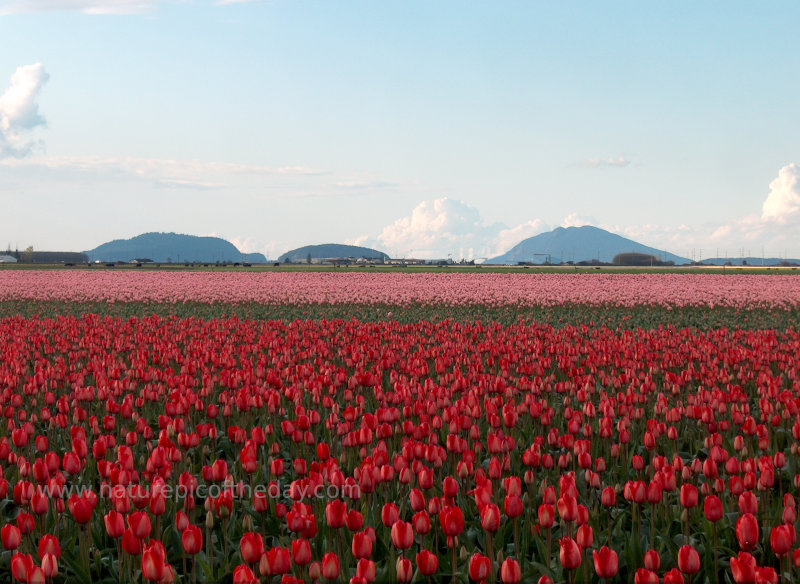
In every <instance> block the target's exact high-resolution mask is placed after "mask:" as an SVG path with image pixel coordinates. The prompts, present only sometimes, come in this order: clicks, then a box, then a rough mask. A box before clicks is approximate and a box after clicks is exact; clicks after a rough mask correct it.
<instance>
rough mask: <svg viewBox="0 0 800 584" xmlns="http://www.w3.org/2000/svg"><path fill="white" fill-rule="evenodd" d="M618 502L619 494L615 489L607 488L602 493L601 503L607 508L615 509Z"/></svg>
mask: <svg viewBox="0 0 800 584" xmlns="http://www.w3.org/2000/svg"><path fill="white" fill-rule="evenodd" d="M616 501H617V493H616V491H614V487H606V488H604V489H603V492H602V493H600V503H602V505H603V506H605V507H613V506H614V505H615V503H616Z"/></svg>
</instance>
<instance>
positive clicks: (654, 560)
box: [642, 550, 661, 572]
mask: <svg viewBox="0 0 800 584" xmlns="http://www.w3.org/2000/svg"><path fill="white" fill-rule="evenodd" d="M642 563H643V565H644V567H645V568H646V569H648V570H650V571H652V572H658V568H659V567H660V566H661V557H660V556H659V555H658V552H657V551H656V550H647V551H646V552H645V554H644V561H643V562H642Z"/></svg>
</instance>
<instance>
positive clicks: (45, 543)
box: [37, 533, 61, 559]
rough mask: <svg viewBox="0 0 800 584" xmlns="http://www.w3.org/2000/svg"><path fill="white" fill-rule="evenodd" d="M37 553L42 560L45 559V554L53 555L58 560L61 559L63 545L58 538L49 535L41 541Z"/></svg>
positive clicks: (44, 536)
mask: <svg viewBox="0 0 800 584" xmlns="http://www.w3.org/2000/svg"><path fill="white" fill-rule="evenodd" d="M37 551H38V552H39V557H40V558H43V557H44V555H45V554H52V555H53V556H55V558H56V559H58V558H60V557H61V544H60V543H59V541H58V538H57V537H56V536H54V535H50V534H49V533H48V534H45V535H43V536H42V537H41V539H39V546H38V547H37Z"/></svg>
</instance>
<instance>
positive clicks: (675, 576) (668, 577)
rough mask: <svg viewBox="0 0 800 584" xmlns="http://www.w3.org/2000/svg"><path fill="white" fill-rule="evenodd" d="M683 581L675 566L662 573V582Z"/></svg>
mask: <svg viewBox="0 0 800 584" xmlns="http://www.w3.org/2000/svg"><path fill="white" fill-rule="evenodd" d="M706 460H710V459H706ZM683 583H684V580H683V574H681V573H680V572H679V571H678V570H676V569H675V568H672V569H671V570H670V571H669V572H667V573H666V574H664V584H683Z"/></svg>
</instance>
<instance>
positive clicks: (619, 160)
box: [577, 156, 631, 168]
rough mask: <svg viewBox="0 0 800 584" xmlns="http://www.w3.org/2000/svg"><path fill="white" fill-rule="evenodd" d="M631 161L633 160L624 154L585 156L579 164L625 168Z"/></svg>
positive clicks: (584, 166) (592, 166)
mask: <svg viewBox="0 0 800 584" xmlns="http://www.w3.org/2000/svg"><path fill="white" fill-rule="evenodd" d="M630 163H631V161H630V160H629V159H627V158H625V157H624V156H617V157H616V158H585V159H583V160H581V161H580V162H579V163H578V165H577V166H582V167H583V168H607V167H612V168H624V167H626V166H628V165H630Z"/></svg>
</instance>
